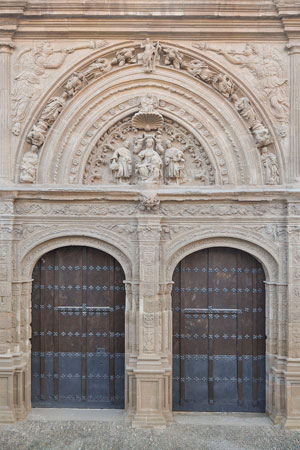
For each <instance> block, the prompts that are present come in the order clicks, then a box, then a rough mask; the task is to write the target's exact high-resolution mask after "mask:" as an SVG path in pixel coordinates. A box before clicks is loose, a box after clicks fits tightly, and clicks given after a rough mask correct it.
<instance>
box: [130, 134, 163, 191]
mask: <svg viewBox="0 0 300 450" xmlns="http://www.w3.org/2000/svg"><path fill="white" fill-rule="evenodd" d="M154 143H155V141H154V138H152V137H150V138H147V139H146V145H145V149H144V150H142V151H141V152H140V153H139V154H138V158H139V163H138V164H137V165H136V171H137V174H138V175H139V179H140V181H144V182H147V183H151V182H153V183H158V182H159V181H160V180H161V177H162V160H161V157H160V156H159V154H158V153H157V152H156V151H155V149H154Z"/></svg>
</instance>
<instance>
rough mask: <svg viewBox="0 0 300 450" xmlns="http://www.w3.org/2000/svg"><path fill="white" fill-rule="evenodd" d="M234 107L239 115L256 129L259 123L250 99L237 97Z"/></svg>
mask: <svg viewBox="0 0 300 450" xmlns="http://www.w3.org/2000/svg"><path fill="white" fill-rule="evenodd" d="M234 106H235V108H236V110H237V111H238V113H239V114H240V115H241V116H242V117H243V118H244V119H245V120H246V121H247V122H248V124H249V127H250V128H252V127H254V126H255V125H256V124H257V123H258V122H259V120H258V118H257V116H256V114H255V111H254V109H253V108H252V106H251V104H250V101H249V99H248V97H241V98H238V97H237V99H236V101H235V103H234Z"/></svg>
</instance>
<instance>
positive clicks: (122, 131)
mask: <svg viewBox="0 0 300 450" xmlns="http://www.w3.org/2000/svg"><path fill="white" fill-rule="evenodd" d="M137 104H138V105H139V110H138V112H136V113H135V114H133V116H132V117H130V116H129V117H127V118H125V119H122V121H121V122H120V124H119V125H114V127H113V128H112V130H109V131H108V132H107V133H106V134H105V135H104V136H103V137H102V138H100V140H99V142H98V143H97V145H96V147H95V149H94V150H93V151H92V152H91V154H90V157H89V159H88V161H87V165H86V170H85V174H84V179H83V183H84V184H95V183H99V182H101V183H104V184H110V183H128V184H141V183H142V184H151V183H154V184H173V185H180V184H182V183H188V182H192V183H196V184H201V185H205V184H213V183H214V169H213V166H212V165H211V163H210V161H209V159H208V156H207V154H206V152H205V150H204V148H203V147H202V145H201V144H200V143H199V142H197V140H196V139H195V138H194V137H193V136H192V135H191V134H190V133H189V132H188V131H187V130H185V129H184V128H182V127H180V126H179V125H178V124H175V123H174V122H173V121H171V120H170V119H167V118H166V117H163V116H162V115H161V113H160V112H159V100H158V98H157V97H156V96H155V95H153V94H152V93H148V94H146V95H145V96H142V97H141V98H138V99H137ZM138 130H142V131H143V132H141V133H139V132H138Z"/></svg>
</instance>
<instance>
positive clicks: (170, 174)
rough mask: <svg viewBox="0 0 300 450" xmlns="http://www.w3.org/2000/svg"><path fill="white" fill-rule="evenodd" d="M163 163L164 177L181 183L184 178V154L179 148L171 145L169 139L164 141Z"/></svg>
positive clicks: (169, 180)
mask: <svg viewBox="0 0 300 450" xmlns="http://www.w3.org/2000/svg"><path fill="white" fill-rule="evenodd" d="M166 147H167V148H166V151H165V165H166V179H167V180H168V182H172V181H173V182H174V181H175V182H176V183H177V184H181V183H183V182H184V181H185V180H184V162H185V161H184V155H183V151H181V150H180V149H179V148H177V147H174V146H172V142H171V141H167V142H166Z"/></svg>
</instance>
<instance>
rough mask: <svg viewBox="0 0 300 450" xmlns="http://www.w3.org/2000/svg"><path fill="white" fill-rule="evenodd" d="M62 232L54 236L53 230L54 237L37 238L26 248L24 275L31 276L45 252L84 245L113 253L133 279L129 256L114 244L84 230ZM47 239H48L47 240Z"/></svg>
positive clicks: (23, 263)
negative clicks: (71, 232) (76, 232)
mask: <svg viewBox="0 0 300 450" xmlns="http://www.w3.org/2000/svg"><path fill="white" fill-rule="evenodd" d="M62 234H63V236H59V234H58V235H57V236H55V237H53V235H54V233H53V232H52V238H51V237H50V235H49V238H48V239H47V237H46V236H44V238H43V239H39V240H37V242H36V244H35V245H34V246H32V245H31V246H30V247H29V246H28V247H27V248H26V249H24V251H23V252H22V256H21V258H20V263H21V267H22V275H23V276H24V277H28V278H29V277H30V276H31V274H32V270H33V267H34V265H35V263H36V262H37V261H38V259H39V258H40V257H41V256H42V255H44V254H45V253H47V252H49V251H51V250H54V249H56V248H59V247H64V246H68V245H83V246H90V247H94V248H97V249H99V250H102V251H104V252H106V253H108V254H110V255H112V256H113V257H114V258H116V259H117V260H118V262H119V263H120V264H121V266H122V267H123V270H124V272H125V275H126V279H127V280H130V279H131V264H130V259H129V257H128V256H126V255H125V254H124V253H123V252H122V251H121V250H119V249H118V248H117V247H116V246H114V245H113V244H111V243H108V242H106V241H103V240H100V239H99V238H98V237H96V236H95V237H93V236H89V234H92V233H85V234H86V235H85V236H84V234H83V231H82V230H81V232H79V233H78V236H74V234H75V233H73V235H71V234H70V233H69V236H68V235H67V230H66V231H65V233H62ZM98 236H99V232H98ZM45 239H47V240H46V242H45Z"/></svg>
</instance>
